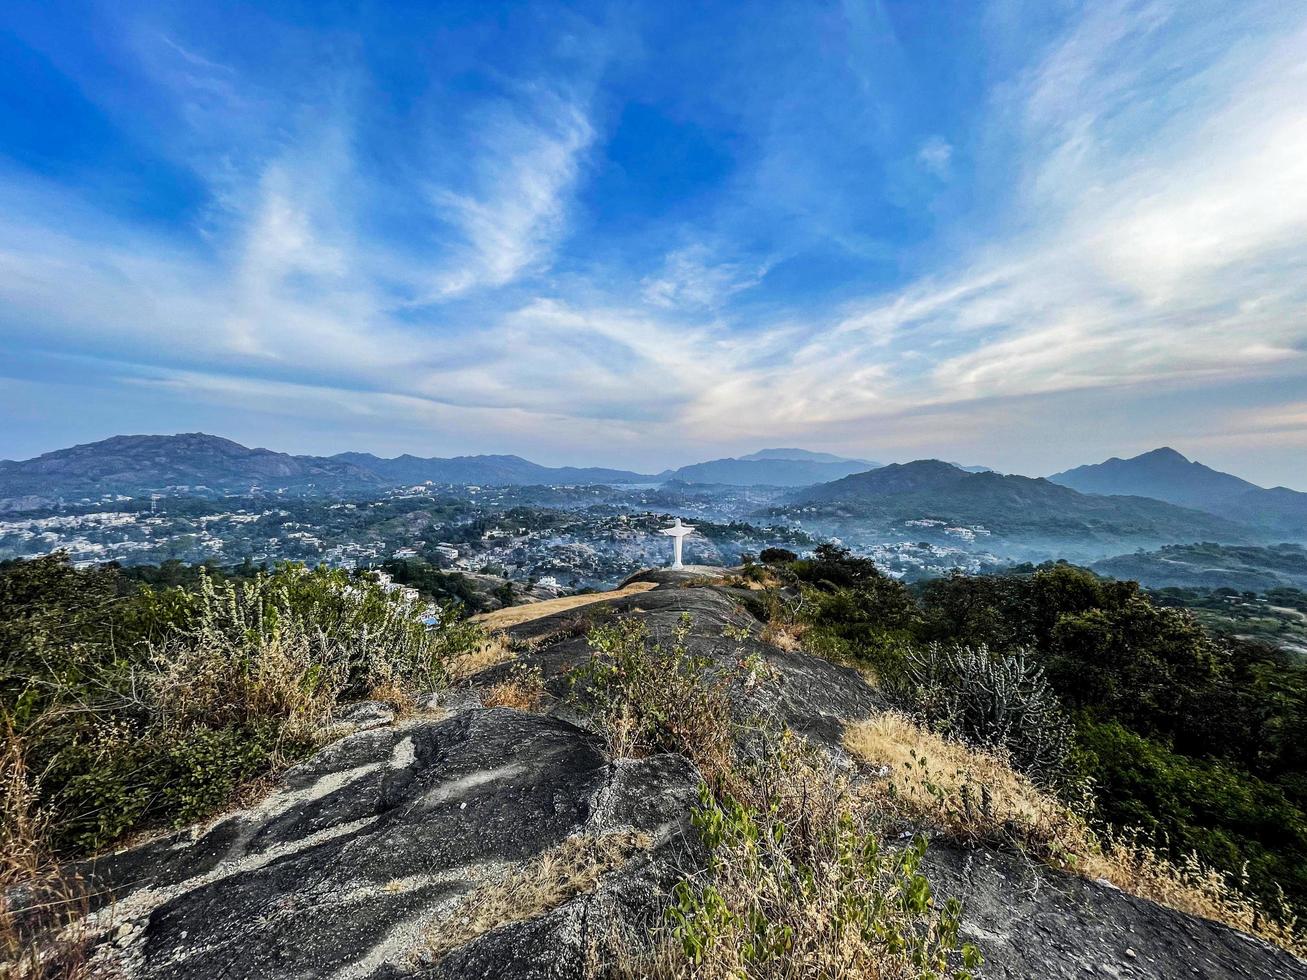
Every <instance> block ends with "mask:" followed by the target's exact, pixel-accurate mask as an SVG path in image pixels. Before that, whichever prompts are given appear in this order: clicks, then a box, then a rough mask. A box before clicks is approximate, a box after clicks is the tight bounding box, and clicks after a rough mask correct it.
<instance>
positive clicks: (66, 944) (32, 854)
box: [0, 729, 106, 980]
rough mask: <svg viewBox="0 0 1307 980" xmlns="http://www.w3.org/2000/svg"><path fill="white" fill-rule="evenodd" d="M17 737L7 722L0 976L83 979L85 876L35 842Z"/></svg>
mask: <svg viewBox="0 0 1307 980" xmlns="http://www.w3.org/2000/svg"><path fill="white" fill-rule="evenodd" d="M36 796H37V794H36V792H35V790H34V788H33V786H32V784H31V782H30V781H29V779H28V774H27V767H26V765H25V762H24V758H23V750H22V741H21V739H20V738H19V737H18V736H17V735H16V734H15V733H14V732H13V730H12V729H9V730H7V731H6V732H5V733H4V744H3V749H0V977H3V978H5V980H37V978H40V980H87V978H90V977H92V976H101V977H103V976H105V975H106V974H105V973H104V972H103V971H93V969H92V966H91V960H90V956H91V948H92V945H93V944H94V940H95V936H94V935H93V934H92V932H91V931H90V930H89V929H88V928H87V926H86V924H85V923H86V914H87V912H88V911H89V909H90V902H89V892H88V890H87V886H86V883H85V882H84V881H83V880H82V879H81V878H80V877H77V876H74V875H69V874H67V873H66V872H64V871H63V870H62V869H61V868H60V867H59V865H58V864H57V863H56V862H55V861H54V859H53V858H52V857H51V856H50V854H49V853H48V852H47V851H46V849H45V847H44V846H43V843H42V842H43V840H44V839H45V837H46V831H47V828H46V827H45V824H44V818H43V816H42V814H41V813H40V812H39V811H38V810H37V807H36Z"/></svg>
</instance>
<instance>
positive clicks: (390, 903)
mask: <svg viewBox="0 0 1307 980" xmlns="http://www.w3.org/2000/svg"><path fill="white" fill-rule="evenodd" d="M698 783H699V778H698V775H697V774H696V773H695V771H694V769H693V767H692V766H690V764H689V763H687V762H685V761H684V760H683V759H681V758H679V757H676V756H657V757H654V758H649V759H642V760H638V761H612V760H610V759H609V758H607V756H606V755H605V753H604V751H603V749H602V747H601V744H600V742H599V740H598V739H597V738H595V737H594V736H593V735H590V734H588V733H586V732H584V731H581V730H580V729H578V728H576V727H575V726H573V725H570V724H568V723H566V722H563V721H560V720H557V719H551V718H543V717H538V716H535V715H530V714H525V713H522V712H517V711H511V710H508V709H502V708H497V709H488V710H475V711H466V712H463V713H460V714H458V715H455V716H453V717H451V718H448V719H445V720H441V721H435V720H419V721H414V722H410V723H407V724H402V725H397V726H394V727H390V728H378V729H372V730H369V731H364V732H361V733H359V734H355V735H351V736H349V737H346V738H344V739H341V740H340V741H338V742H336V743H334V744H332V745H331V746H329V747H328V748H326V749H324V750H323V751H321V752H320V753H318V755H316V756H315V757H313V758H312V759H311V760H309V761H308V762H306V763H305V764H303V765H301V766H299V767H297V768H296V769H294V770H293V771H292V772H291V773H289V775H288V776H287V777H286V779H285V782H284V784H283V786H282V787H281V788H280V789H279V790H278V791H277V792H276V793H274V794H273V795H272V796H270V797H269V798H268V799H266V800H265V801H263V803H261V804H260V805H259V806H257V807H254V808H253V809H251V810H248V811H244V812H240V813H236V814H233V815H231V816H229V817H227V818H226V819H224V820H221V821H219V822H218V823H216V824H214V825H213V826H211V827H209V828H207V829H206V830H204V831H203V832H200V833H198V834H194V835H192V834H178V835H175V836H173V837H170V838H167V839H165V840H161V841H158V842H155V843H153V844H150V845H147V846H144V847H141V848H137V849H134V850H129V851H126V852H123V853H120V854H118V855H115V856H112V857H110V858H108V859H105V860H102V861H100V862H98V863H97V864H96V865H95V867H94V869H93V872H92V873H93V876H94V880H95V881H96V882H97V883H99V884H100V885H102V886H104V887H107V888H110V889H112V890H113V892H114V894H115V896H116V898H117V900H118V901H117V906H116V908H115V909H114V910H113V913H112V914H113V917H114V921H115V923H116V924H117V925H116V928H117V934H118V936H119V939H120V942H119V953H118V956H119V958H120V960H121V961H122V962H123V965H124V966H125V968H126V969H125V972H127V973H128V974H129V975H132V976H140V977H149V978H159V980H163V978H195V980H201V978H205V980H207V978H213V977H260V978H262V977H338V978H381V977H394V976H402V975H413V974H419V975H430V976H479V975H487V976H488V975H506V974H505V973H504V972H503V971H504V970H507V969H509V966H508V964H509V962H510V961H511V964H512V969H511V972H510V973H509V974H507V975H512V976H522V977H545V976H576V975H578V974H579V972H580V966H581V962H582V959H583V957H584V955H585V954H586V950H587V948H588V945H589V943H590V940H591V937H592V936H602V935H604V934H606V932H607V931H608V928H609V923H607V922H602V921H599V920H601V919H604V918H605V917H613V916H626V915H637V914H644V913H645V912H646V910H652V909H654V908H655V902H654V901H653V893H654V891H655V890H656V889H657V888H659V887H660V885H661V884H662V883H663V879H665V878H666V876H667V875H668V873H670V872H671V871H672V870H674V868H675V867H676V865H677V863H678V861H679V860H680V858H679V856H678V855H679V849H680V848H681V847H683V846H684V845H685V841H686V836H685V826H686V823H687V818H688V813H689V808H690V805H691V801H692V800H693V799H694V798H695V795H696V793H697V788H698ZM622 828H631V829H635V830H638V831H641V832H643V833H644V834H646V835H647V837H648V840H649V848H650V849H649V850H648V851H644V852H641V853H639V854H637V855H635V856H633V857H632V859H631V860H630V861H629V862H628V864H627V866H626V867H625V868H623V869H621V871H620V872H614V874H613V877H620V879H621V882H622V888H621V890H620V893H615V892H614V891H613V889H611V888H610V889H607V890H605V891H604V893H603V895H601V896H600V897H598V898H597V897H596V896H595V895H590V896H582V897H579V898H577V899H574V900H572V901H570V902H568V903H567V904H566V905H564V906H562V907H559V908H557V909H552V910H547V914H546V915H545V916H544V918H542V919H540V920H539V921H536V922H529V923H526V924H524V925H521V926H517V927H513V928H511V929H509V930H507V931H506V932H505V931H501V932H500V933H498V934H493V935H490V936H487V937H484V938H483V939H481V940H474V941H473V942H471V943H470V944H469V945H468V946H467V948H465V949H463V950H460V951H458V952H457V955H456V956H453V957H449V958H448V959H450V960H451V963H448V964H446V963H437V964H429V963H426V962H424V960H425V957H424V953H425V951H426V949H427V947H429V946H430V940H429V934H430V932H431V930H433V929H438V928H439V927H440V924H441V922H442V921H443V920H444V919H445V918H447V917H448V916H449V915H451V914H452V913H454V912H456V910H457V908H458V905H459V900H460V899H461V898H462V897H463V896H465V895H466V894H468V893H469V892H470V891H472V890H473V889H474V888H476V887H477V886H478V885H481V884H484V883H487V882H493V881H496V880H498V879H499V878H502V877H503V876H504V875H505V874H506V873H507V872H508V871H510V870H511V869H512V868H513V867H515V866H516V865H518V864H520V863H521V862H522V861H524V860H529V859H530V858H531V857H533V856H535V855H538V854H541V853H543V852H544V851H546V850H548V849H549V848H551V847H553V846H555V845H557V844H559V843H560V842H561V841H563V840H565V839H566V838H568V837H569V836H571V835H577V834H586V835H601V834H604V833H607V832H611V831H614V830H617V829H622ZM637 898H638V899H640V900H637ZM505 951H508V952H505ZM508 953H511V957H509V959H505V957H506V956H508ZM491 961H494V962H496V963H498V964H499V966H498V967H497V968H496V969H494V970H489V971H488V972H482V971H473V970H471V969H470V967H468V968H467V969H465V968H464V967H465V966H467V965H468V964H471V963H475V962H487V963H489V962H491ZM455 962H456V963H461V964H464V966H459V967H456V968H455V967H454V963H455ZM451 969H452V972H451Z"/></svg>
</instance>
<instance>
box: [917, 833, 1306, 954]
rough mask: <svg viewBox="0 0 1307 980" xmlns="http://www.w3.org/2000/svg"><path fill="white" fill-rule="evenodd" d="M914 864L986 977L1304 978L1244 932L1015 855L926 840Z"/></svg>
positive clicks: (1273, 949)
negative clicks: (953, 901)
mask: <svg viewBox="0 0 1307 980" xmlns="http://www.w3.org/2000/svg"><path fill="white" fill-rule="evenodd" d="M924 870H925V872H926V874H927V875H928V876H929V877H930V879H931V881H932V883H933V884H934V886H935V888H936V890H937V891H939V892H942V893H944V894H951V895H956V896H957V897H959V898H961V899H962V900H963V903H964V908H965V913H964V916H963V933H964V934H965V935H966V936H967V938H968V939H970V940H971V941H972V942H973V943H975V944H976V945H977V946H979V947H980V948H981V949H983V950H984V955H985V969H984V975H985V977H987V978H990V980H1018V978H1028V977H1039V978H1040V980H1085V978H1088V977H1112V978H1115V980H1179V978H1182V977H1194V978H1202V980H1217V978H1226V977H1231V978H1233V977H1240V978H1255V980H1290V978H1304V977H1307V965H1305V964H1303V963H1302V962H1301V961H1300V960H1296V959H1294V958H1293V957H1292V956H1290V955H1289V954H1288V953H1285V952H1283V951H1281V950H1278V949H1276V948H1274V947H1272V946H1269V945H1267V944H1266V943H1264V942H1262V941H1260V940H1258V939H1253V938H1252V937H1251V936H1246V935H1244V934H1243V933H1241V932H1236V931H1235V930H1233V929H1228V928H1226V927H1225V926H1222V925H1218V924H1217V923H1215V922H1209V921H1207V920H1206V919H1198V918H1195V917H1194V916H1191V915H1185V914H1183V913H1181V912H1176V911H1173V910H1171V909H1168V908H1163V907H1162V906H1160V905H1157V904H1155V903H1153V902H1149V901H1145V900H1144V899H1141V898H1135V897H1134V896H1132V895H1127V894H1125V893H1124V892H1122V891H1119V890H1118V889H1116V888H1114V887H1112V886H1111V885H1109V884H1106V883H1104V882H1096V881H1089V880H1088V879H1085V878H1080V877H1077V876H1075V875H1070V874H1060V873H1058V872H1056V871H1052V870H1050V869H1048V868H1045V867H1042V866H1037V865H1032V864H1031V863H1030V862H1029V861H1028V860H1026V859H1024V858H1022V857H1020V856H1019V855H1016V854H1009V853H1005V852H1003V851H996V850H994V849H992V848H978V849H969V850H963V849H961V848H957V847H951V846H948V845H943V844H936V845H935V846H934V847H932V848H931V849H930V851H929V852H928V853H927V855H926V860H925V862H924Z"/></svg>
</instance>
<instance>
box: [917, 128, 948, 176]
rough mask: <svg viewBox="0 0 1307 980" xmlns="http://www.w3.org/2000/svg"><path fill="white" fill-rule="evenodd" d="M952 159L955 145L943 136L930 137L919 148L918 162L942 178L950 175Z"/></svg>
mask: <svg viewBox="0 0 1307 980" xmlns="http://www.w3.org/2000/svg"><path fill="white" fill-rule="evenodd" d="M952 160H953V147H952V146H951V145H950V144H949V142H948V141H947V140H945V139H944V138H943V137H942V136H932V137H930V138H929V139H928V140H926V141H925V142H924V143H922V144H921V148H920V149H919V150H917V162H918V163H920V164H921V165H922V166H923V167H925V168H926V169H927V170H928V171H930V172H931V173H932V174H934V175H935V176H936V177H939V178H940V179H941V180H942V179H946V178H947V177H948V175H949V164H950V163H951V162H952Z"/></svg>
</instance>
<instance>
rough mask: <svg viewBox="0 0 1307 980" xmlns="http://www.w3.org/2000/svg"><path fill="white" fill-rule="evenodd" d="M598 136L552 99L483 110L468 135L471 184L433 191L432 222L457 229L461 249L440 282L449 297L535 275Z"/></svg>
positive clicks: (576, 110)
mask: <svg viewBox="0 0 1307 980" xmlns="http://www.w3.org/2000/svg"><path fill="white" fill-rule="evenodd" d="M594 138H595V131H594V128H593V127H592V126H591V124H590V121H589V119H588V118H587V115H586V112H585V109H584V107H583V106H581V105H578V104H577V103H576V102H574V101H572V100H571V99H569V98H567V97H564V96H559V95H556V94H552V93H539V92H532V93H531V94H529V95H528V96H527V97H526V99H525V104H522V103H521V102H518V103H513V104H500V105H496V106H494V107H491V108H488V109H487V110H486V111H485V113H484V116H483V117H481V118H479V119H478V121H477V126H476V130H475V132H474V133H472V134H471V136H470V140H471V143H472V145H471V147H465V146H461V147H456V148H445V147H441V148H439V149H440V150H442V151H447V150H449V149H453V150H454V152H456V153H458V154H459V155H460V156H463V155H465V154H466V155H467V156H468V157H469V160H468V165H469V170H470V178H469V179H468V180H467V181H466V182H465V184H464V186H462V187H461V188H459V189H454V188H450V187H443V186H442V187H436V188H434V189H432V190H431V192H430V198H431V203H432V206H433V207H434V208H435V209H436V216H437V217H438V218H439V219H440V220H442V221H446V222H448V223H449V224H451V225H453V226H454V228H455V229H457V231H458V233H459V235H460V237H461V243H460V246H459V247H458V248H457V249H456V252H455V255H454V256H453V257H452V260H451V261H449V262H448V266H449V267H448V269H447V270H446V271H445V272H443V273H441V275H440V276H439V278H438V280H437V284H436V292H437V294H439V295H442V296H450V295H454V294H457V293H461V292H464V291H466V290H469V289H473V288H477V287H494V286H503V285H505V284H506V283H509V282H512V281H513V280H514V279H516V278H517V277H518V276H519V275H521V274H522V273H523V272H524V271H527V270H530V269H538V268H539V266H540V265H541V263H542V262H544V261H545V260H546V259H547V257H548V254H549V251H550V249H551V248H552V247H553V245H554V244H555V243H556V242H557V240H558V239H559V237H560V236H561V235H562V234H563V233H564V231H565V230H566V225H567V204H568V199H569V195H570V194H571V193H572V191H573V189H574V188H575V186H576V182H577V177H578V174H579V173H580V170H581V167H582V164H583V158H584V154H585V152H586V150H587V149H588V148H589V147H590V145H591V143H592V142H593V141H594Z"/></svg>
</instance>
